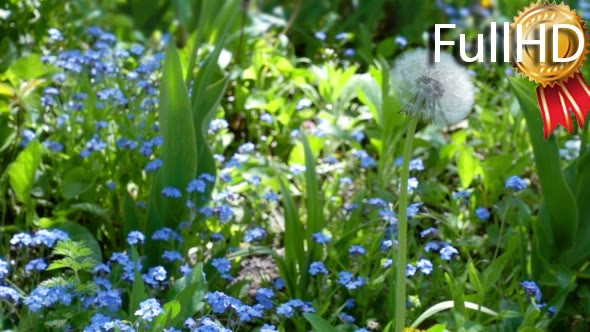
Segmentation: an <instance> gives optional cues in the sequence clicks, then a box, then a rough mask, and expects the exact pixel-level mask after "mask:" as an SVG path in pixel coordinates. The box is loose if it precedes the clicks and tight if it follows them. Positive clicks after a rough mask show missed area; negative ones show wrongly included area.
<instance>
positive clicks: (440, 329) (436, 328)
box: [427, 324, 447, 332]
mask: <svg viewBox="0 0 590 332" xmlns="http://www.w3.org/2000/svg"><path fill="white" fill-rule="evenodd" d="M446 327H447V325H446V324H436V325H433V326H431V327H430V328H429V329H428V330H427V332H444V331H445V330H446Z"/></svg>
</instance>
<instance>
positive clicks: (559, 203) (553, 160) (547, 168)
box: [510, 77, 578, 255]
mask: <svg viewBox="0 0 590 332" xmlns="http://www.w3.org/2000/svg"><path fill="white" fill-rule="evenodd" d="M510 86H511V88H512V91H513V93H514V95H515V96H516V97H517V99H518V102H519V104H520V107H521V109H522V112H523V113H524V116H525V118H526V122H527V127H528V130H529V136H530V138H531V143H532V145H533V152H534V155H535V165H536V167H537V173H538V175H539V180H540V182H541V189H542V192H543V199H544V201H543V202H544V203H543V204H544V205H545V206H546V207H547V212H548V214H549V217H550V218H547V219H539V225H538V227H541V228H545V231H549V234H551V236H552V238H553V240H554V241H553V243H554V244H555V246H556V247H557V248H556V249H555V250H553V253H554V254H555V255H556V254H558V253H559V251H562V250H566V249H568V248H570V247H571V246H572V245H573V244H574V239H575V236H576V232H577V230H578V207H577V204H576V200H575V197H574V194H573V193H572V191H571V189H570V188H569V186H568V185H567V183H566V181H565V177H564V175H563V172H562V170H561V165H560V163H561V158H560V156H559V147H558V145H557V140H556V139H555V137H554V135H551V136H550V137H549V138H548V139H544V138H543V121H542V119H541V115H540V111H539V106H538V103H537V100H536V98H535V93H534V88H533V85H532V84H531V83H530V82H527V81H526V80H525V79H522V78H521V79H517V78H513V77H511V78H510Z"/></svg>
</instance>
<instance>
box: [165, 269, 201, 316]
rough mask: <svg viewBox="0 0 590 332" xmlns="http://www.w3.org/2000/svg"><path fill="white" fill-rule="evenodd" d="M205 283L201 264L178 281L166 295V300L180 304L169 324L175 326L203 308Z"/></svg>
mask: <svg viewBox="0 0 590 332" xmlns="http://www.w3.org/2000/svg"><path fill="white" fill-rule="evenodd" d="M206 291H207V283H206V282H205V279H204V275H203V264H202V263H199V264H197V265H196V266H195V267H194V268H193V270H192V271H191V273H190V274H189V275H187V276H184V277H182V278H180V279H178V280H177V281H176V282H175V283H174V286H173V287H172V288H171V289H170V291H169V293H168V296H167V298H168V300H171V301H177V302H179V303H182V308H181V310H180V311H179V314H178V315H175V316H174V317H172V319H171V321H170V323H171V324H172V325H177V324H178V323H181V322H184V321H185V320H186V319H187V318H188V317H191V316H193V315H194V314H196V313H197V312H198V311H199V310H201V309H202V308H203V306H204V302H203V300H204V298H205V293H206Z"/></svg>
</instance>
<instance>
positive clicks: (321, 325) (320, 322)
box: [303, 312, 336, 332]
mask: <svg viewBox="0 0 590 332" xmlns="http://www.w3.org/2000/svg"><path fill="white" fill-rule="evenodd" d="M303 317H305V319H307V321H308V322H309V323H310V324H311V326H312V327H313V330H314V331H315V332H336V328H334V327H333V326H332V325H330V323H329V322H328V321H327V320H325V319H323V318H322V317H320V316H318V315H317V314H313V313H309V312H308V313H305V314H303Z"/></svg>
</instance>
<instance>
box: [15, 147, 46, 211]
mask: <svg viewBox="0 0 590 332" xmlns="http://www.w3.org/2000/svg"><path fill="white" fill-rule="evenodd" d="M41 152H42V147H41V144H40V143H39V142H38V141H33V142H31V144H30V145H29V146H28V147H27V148H26V149H25V150H23V151H22V152H21V153H19V155H18V156H17V157H16V160H15V161H14V162H13V163H12V164H11V165H10V166H9V169H8V178H9V181H10V186H11V187H12V190H14V194H15V195H16V198H17V199H18V200H19V201H20V202H22V203H27V202H29V201H30V195H31V190H32V189H33V185H34V184H35V172H36V171H37V168H38V167H39V164H40V163H41Z"/></svg>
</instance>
